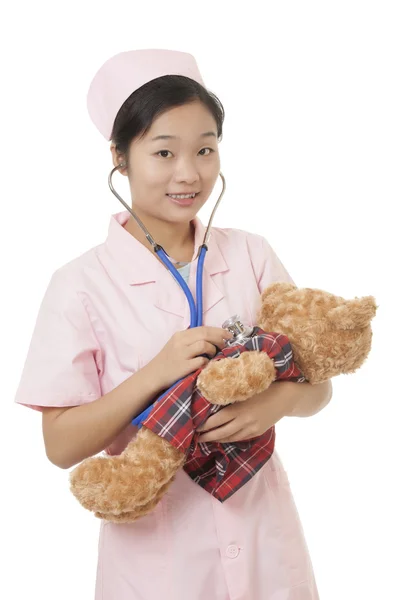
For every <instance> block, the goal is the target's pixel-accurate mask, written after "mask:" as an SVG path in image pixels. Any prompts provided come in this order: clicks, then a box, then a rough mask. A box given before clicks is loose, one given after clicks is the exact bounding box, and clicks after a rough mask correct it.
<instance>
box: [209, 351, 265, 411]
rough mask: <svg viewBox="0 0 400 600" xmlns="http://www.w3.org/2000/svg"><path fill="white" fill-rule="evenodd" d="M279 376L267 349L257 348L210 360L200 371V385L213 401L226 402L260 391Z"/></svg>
mask: <svg viewBox="0 0 400 600" xmlns="http://www.w3.org/2000/svg"><path fill="white" fill-rule="evenodd" d="M275 378H276V370H275V364H274V361H273V360H272V359H271V358H270V357H269V356H268V354H267V353H266V352H259V351H257V350H254V351H249V352H243V353H242V354H241V355H240V356H238V357H237V358H230V357H227V358H222V359H221V360H216V361H210V363H209V364H208V365H207V366H206V367H205V369H203V370H202V371H201V373H200V374H199V376H198V378H197V387H198V389H199V391H200V392H201V394H203V396H204V397H205V398H206V400H208V401H209V402H211V404H219V405H225V404H231V403H233V402H242V401H244V400H247V399H248V398H251V397H252V396H254V395H255V394H260V393H261V392H263V391H265V390H266V389H267V388H268V387H269V386H270V385H271V383H272V382H273V381H275Z"/></svg>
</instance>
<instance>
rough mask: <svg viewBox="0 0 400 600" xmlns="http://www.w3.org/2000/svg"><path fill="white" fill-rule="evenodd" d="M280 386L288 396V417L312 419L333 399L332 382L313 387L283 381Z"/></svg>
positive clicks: (306, 384) (305, 383) (286, 414)
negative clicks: (282, 386)
mask: <svg viewBox="0 0 400 600" xmlns="http://www.w3.org/2000/svg"><path fill="white" fill-rule="evenodd" d="M279 385H284V386H286V389H284V388H282V391H284V393H285V396H286V402H285V406H287V410H286V413H285V416H286V417H312V416H313V415H316V414H317V413H318V412H319V411H320V410H322V409H323V408H325V406H326V405H327V404H329V402H330V400H331V398H332V381H331V380H330V379H328V381H324V382H323V383H317V384H314V385H312V384H311V383H307V382H304V383H295V382H292V381H282V382H279Z"/></svg>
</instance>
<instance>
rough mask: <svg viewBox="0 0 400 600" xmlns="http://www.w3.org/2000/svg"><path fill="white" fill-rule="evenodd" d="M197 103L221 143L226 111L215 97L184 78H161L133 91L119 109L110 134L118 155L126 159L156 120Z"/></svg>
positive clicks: (187, 78)
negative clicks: (205, 110) (213, 123)
mask: <svg viewBox="0 0 400 600" xmlns="http://www.w3.org/2000/svg"><path fill="white" fill-rule="evenodd" d="M196 100H198V101H200V102H202V103H203V104H204V106H206V108H208V109H209V111H210V112H211V114H212V115H213V117H214V119H215V121H216V123H217V135H218V140H221V139H222V124H223V122H224V118H225V111H224V107H223V106H222V103H221V101H220V100H219V99H218V98H217V96H215V95H214V94H213V93H212V92H209V91H208V90H206V88H205V87H203V86H202V85H200V84H199V83H197V81H194V80H193V79H190V78H189V77H185V76H184V75H163V76H162V77H157V79H153V80H152V81H149V82H148V83H145V84H144V85H142V86H141V87H140V88H139V89H137V90H135V91H134V92H133V93H132V94H131V95H130V96H129V98H127V99H126V100H125V102H124V104H123V105H122V106H121V108H120V109H119V111H118V113H117V116H116V117H115V121H114V126H113V130H112V134H111V140H112V142H113V143H114V144H115V146H116V150H117V152H118V153H121V154H125V156H126V157H127V158H129V156H128V154H129V146H130V143H131V142H132V140H133V139H134V138H136V137H137V136H140V137H142V136H144V135H146V133H147V132H148V130H149V129H150V127H151V125H152V123H153V121H154V119H155V118H156V117H158V116H159V115H161V114H162V113H163V112H165V111H166V110H168V109H170V108H173V107H175V106H182V105H183V104H188V103H190V102H194V101H196Z"/></svg>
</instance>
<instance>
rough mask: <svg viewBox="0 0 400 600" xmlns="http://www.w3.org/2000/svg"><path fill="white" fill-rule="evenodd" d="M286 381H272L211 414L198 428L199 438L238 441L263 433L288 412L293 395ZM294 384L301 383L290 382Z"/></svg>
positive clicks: (291, 384)
mask: <svg viewBox="0 0 400 600" xmlns="http://www.w3.org/2000/svg"><path fill="white" fill-rule="evenodd" d="M287 383H289V382H284V381H279V382H276V383H273V384H271V385H270V387H269V388H268V389H267V390H266V391H265V392H262V393H261V394H257V395H256V396H253V397H252V398H249V399H248V400H245V401H244V402H238V403H236V404H230V405H229V406H227V407H226V408H223V409H222V410H220V411H219V412H217V413H216V414H215V415H212V416H211V417H209V419H207V421H206V422H205V423H203V425H202V426H201V427H199V428H198V429H197V431H198V432H200V433H201V435H200V436H199V439H198V441H199V442H241V441H244V440H249V439H251V438H254V437H258V436H260V435H262V434H263V433H265V432H266V431H267V430H268V429H270V428H271V427H272V426H273V425H275V424H276V423H277V422H278V421H280V420H281V419H282V418H283V417H284V416H286V415H287V414H288V413H289V412H290V409H291V405H292V402H293V398H294V396H293V394H292V393H291V392H289V393H288V388H287V387H286V386H287ZM293 385H301V384H293V383H292V382H290V383H289V386H293ZM291 390H293V388H291Z"/></svg>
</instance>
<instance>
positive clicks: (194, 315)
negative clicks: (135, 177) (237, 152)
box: [108, 163, 226, 427]
mask: <svg viewBox="0 0 400 600" xmlns="http://www.w3.org/2000/svg"><path fill="white" fill-rule="evenodd" d="M124 166H125V164H124V163H121V164H119V165H118V166H116V167H114V168H113V169H112V170H111V172H110V174H109V176H108V185H109V187H110V190H111V191H112V193H113V194H114V196H115V197H116V198H118V200H119V201H120V202H121V203H122V204H123V206H124V207H125V208H126V209H127V210H128V211H129V212H130V213H131V215H132V216H133V218H134V219H135V221H136V222H137V224H138V225H139V227H140V228H141V229H142V231H143V232H144V234H145V236H146V238H147V240H148V241H149V242H150V244H151V245H152V247H153V250H154V252H155V253H156V254H157V255H158V257H159V258H160V259H161V261H162V262H163V263H164V265H165V266H166V267H167V269H168V270H169V272H170V273H171V275H172V276H173V277H174V279H175V280H176V282H177V283H178V285H179V286H180V287H181V288H182V290H183V291H184V293H185V296H186V298H187V300H188V303H189V308H190V326H189V328H192V327H200V326H201V325H202V324H203V271H204V260H205V257H206V252H207V250H208V247H207V241H208V238H209V235H210V229H211V223H212V220H213V218H214V214H215V211H216V210H217V207H218V205H219V203H220V201H221V198H222V196H223V195H224V192H225V187H226V185H225V177H224V176H223V175H222V173H219V175H220V177H221V179H222V184H223V187H222V192H221V194H220V195H219V198H218V200H217V202H216V204H215V206H214V210H213V211H212V213H211V217H210V220H209V222H208V226H207V230H206V234H205V236H204V241H203V244H202V245H201V246H200V249H199V253H198V263H197V271H196V300H197V307H196V303H195V300H194V298H193V295H192V292H191V291H190V289H189V286H188V285H187V283H186V281H185V280H184V279H183V277H182V275H181V274H180V273H179V271H178V270H177V269H176V268H175V267H174V265H173V264H172V262H171V261H170V260H169V258H168V256H167V254H166V252H165V250H164V249H163V248H162V246H160V245H159V244H157V243H156V242H155V240H154V239H153V238H152V236H151V235H150V233H149V232H148V231H147V229H146V227H145V225H144V224H143V223H142V221H141V220H140V219H139V217H138V216H137V215H135V213H134V212H133V210H132V209H131V208H130V207H129V206H128V204H126V202H125V201H124V200H123V199H122V198H121V196H120V195H119V194H118V192H117V191H116V190H115V189H114V186H113V184H112V176H113V174H114V173H115V171H116V170H118V169H120V168H121V167H124ZM183 379H184V377H182V379H179V381H176V382H175V383H174V384H173V385H172V386H171V387H170V388H168V390H166V391H165V392H164V393H163V394H162V395H161V396H159V397H158V398H157V399H156V400H155V402H158V401H159V400H161V399H162V398H164V396H165V395H166V394H168V392H169V391H170V390H171V389H172V388H173V387H174V386H175V385H176V384H177V383H180V382H181V381H183ZM155 402H154V403H153V404H151V405H150V406H149V407H148V408H146V409H145V410H144V411H143V412H141V413H140V415H138V416H137V417H135V418H134V419H133V420H132V425H136V426H137V427H141V426H142V423H143V421H145V420H146V418H147V416H148V415H149V414H150V412H151V411H152V409H153V407H154V404H155Z"/></svg>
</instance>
